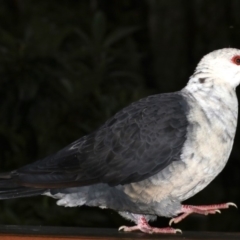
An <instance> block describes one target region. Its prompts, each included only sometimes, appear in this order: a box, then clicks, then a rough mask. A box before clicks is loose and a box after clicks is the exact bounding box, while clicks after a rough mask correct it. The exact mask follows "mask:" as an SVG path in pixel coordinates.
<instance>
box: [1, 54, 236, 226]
mask: <svg viewBox="0 0 240 240" xmlns="http://www.w3.org/2000/svg"><path fill="white" fill-rule="evenodd" d="M235 56H240V50H237V49H223V50H218V51H215V52H213V53H211V54H209V55H206V56H205V58H203V60H202V61H201V62H200V63H199V65H198V67H197V69H196V71H195V73H194V74H193V76H192V77H191V78H190V80H189V82H188V85H187V86H186V87H185V88H184V89H182V90H181V91H179V92H175V93H167V94H158V95H154V96H149V97H147V98H144V99H141V100H139V101H137V102H135V103H132V104H131V105H130V106H128V107H126V108H124V109H123V110H121V111H120V112H118V113H117V114H115V115H114V116H113V117H112V118H111V119H109V120H108V121H107V122H106V123H105V124H104V125H103V126H101V127H100V128H99V129H98V130H96V131H95V132H93V133H91V134H89V135H87V136H84V137H82V138H80V139H79V140H77V141H75V142H74V143H72V144H70V145H69V146H67V147H65V148H64V149H62V150H60V151H59V152H57V153H56V154H53V155H52V156H49V157H47V158H45V159H42V160H39V161H37V162H34V163H32V164H29V165H26V166H24V167H22V168H20V169H18V170H15V171H12V172H9V173H5V174H2V175H0V179H1V180H0V199H9V198H16V197H24V196H32V195H37V194H44V195H47V196H51V197H54V198H56V199H59V200H58V202H57V203H58V205H63V206H70V207H74V206H81V205H88V206H99V207H101V208H111V209H114V210H116V211H119V213H120V214H121V215H122V216H124V217H126V218H128V219H130V220H132V221H135V222H138V219H137V217H136V216H137V215H138V214H139V215H144V216H145V218H146V219H147V220H154V219H155V216H157V215H158V216H165V217H172V216H176V215H177V214H179V213H181V206H182V205H181V202H182V201H183V200H185V199H188V198H189V197H191V196H193V195H194V194H196V193H197V192H199V191H200V190H202V189H203V188H204V187H205V186H207V185H208V184H209V183H210V182H211V181H212V180H213V179H214V177H216V175H217V174H218V173H219V172H220V171H221V170H222V169H223V167H224V166H225V164H226V162H227V160H228V157H229V154H230V151H231V148H232V144H233V139H234V135H235V131H236V124H237V114H238V113H237V109H238V106H237V104H238V103H237V98H236V94H235V87H236V86H237V85H238V84H239V82H240V70H239V68H240V66H237V64H234V62H232V58H233V57H235ZM225 60H226V63H225ZM227 60H228V61H229V62H227ZM218 64H219V66H218ZM231 65H233V66H234V67H232V66H231ZM221 67H225V68H226V69H227V70H225V71H227V73H228V76H227V77H225V72H224V69H223V70H222V69H221ZM219 73H222V75H221V74H219ZM228 78H230V79H231V81H232V82H230V83H228V82H227V80H228ZM236 79H237V80H236Z"/></svg>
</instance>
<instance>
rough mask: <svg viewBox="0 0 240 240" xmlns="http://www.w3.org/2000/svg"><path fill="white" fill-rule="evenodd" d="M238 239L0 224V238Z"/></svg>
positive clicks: (238, 237) (236, 238) (234, 237)
mask: <svg viewBox="0 0 240 240" xmlns="http://www.w3.org/2000/svg"><path fill="white" fill-rule="evenodd" d="M57 239H60V240H73V239H79V240H83V239H84V240H94V239H99V240H100V239H106V240H116V239H123V240H131V239H144V240H150V239H151V240H152V239H161V240H203V239H204V240H240V233H222V232H220V233H214V232H184V233H183V234H176V235H165V234H160V235H159V234H153V235H148V234H144V233H140V232H139V233H138V232H135V233H124V232H118V231H117V229H106V228H72V227H41V226H40V227H39V226H37V227H36V226H3V225H2V226H0V240H57Z"/></svg>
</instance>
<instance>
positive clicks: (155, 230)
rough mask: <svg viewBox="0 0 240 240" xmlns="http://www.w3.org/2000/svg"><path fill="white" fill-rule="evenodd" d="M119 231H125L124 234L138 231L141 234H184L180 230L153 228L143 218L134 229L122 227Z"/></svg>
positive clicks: (139, 219)
mask: <svg viewBox="0 0 240 240" xmlns="http://www.w3.org/2000/svg"><path fill="white" fill-rule="evenodd" d="M118 230H119V231H121V230H122V231H124V232H133V231H137V230H140V231H141V232H144V233H150V234H152V233H172V234H175V233H177V232H179V233H182V231H181V230H180V229H174V228H171V227H167V228H156V227H151V226H150V225H149V224H148V222H147V220H146V218H145V217H143V216H140V217H139V218H138V222H137V225H136V226H133V227H127V226H121V227H120V228H119V229H118Z"/></svg>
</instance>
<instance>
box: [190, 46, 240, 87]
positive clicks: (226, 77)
mask: <svg viewBox="0 0 240 240" xmlns="http://www.w3.org/2000/svg"><path fill="white" fill-rule="evenodd" d="M239 84H240V50H239V49H235V48H223V49H220V50H216V51H213V52H211V53H209V54H207V55H205V56H204V57H203V58H202V59H201V61H200V62H199V64H198V65H197V68H196V70H195V72H194V74H193V75H192V76H191V78H190V80H189V83H188V85H187V88H189V87H190V88H191V90H194V91H197V90H201V89H205V90H207V89H208V90H209V91H210V89H211V88H212V87H214V86H215V87H216V86H219V87H224V88H227V89H235V88H236V87H237V86H238V85H239Z"/></svg>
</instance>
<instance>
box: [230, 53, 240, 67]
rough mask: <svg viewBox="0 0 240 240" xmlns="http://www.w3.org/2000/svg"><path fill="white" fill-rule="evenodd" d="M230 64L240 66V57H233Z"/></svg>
mask: <svg viewBox="0 0 240 240" xmlns="http://www.w3.org/2000/svg"><path fill="white" fill-rule="evenodd" d="M232 62H233V63H234V64H236V65H240V55H237V56H234V57H233V58H232Z"/></svg>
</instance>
